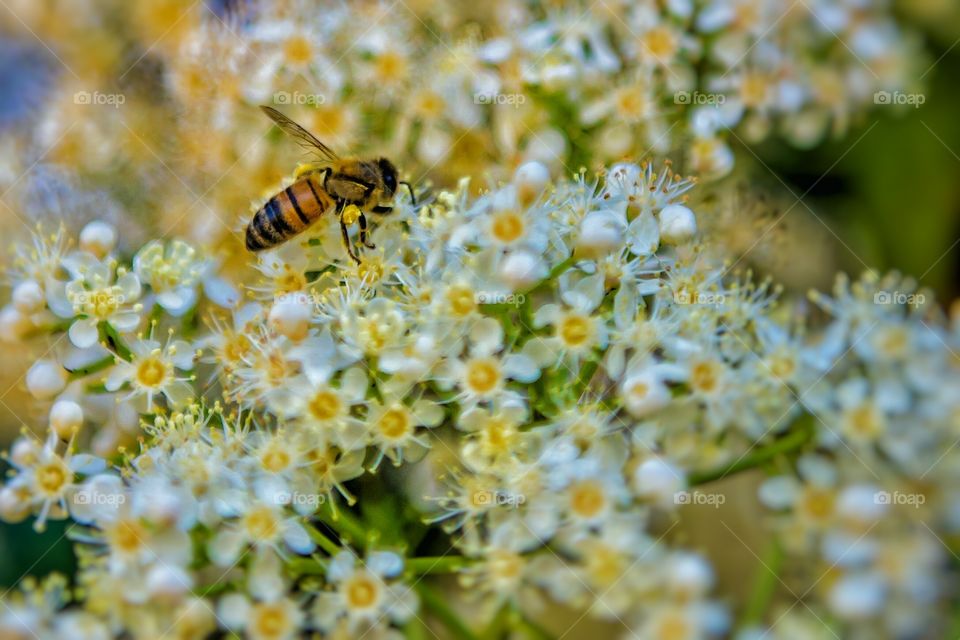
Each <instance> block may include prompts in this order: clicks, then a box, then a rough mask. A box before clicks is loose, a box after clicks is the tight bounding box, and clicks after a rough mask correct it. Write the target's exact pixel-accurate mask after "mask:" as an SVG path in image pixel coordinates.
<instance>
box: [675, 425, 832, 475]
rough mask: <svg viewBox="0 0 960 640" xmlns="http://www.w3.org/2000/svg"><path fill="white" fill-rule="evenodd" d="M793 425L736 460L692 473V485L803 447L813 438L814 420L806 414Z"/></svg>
mask: <svg viewBox="0 0 960 640" xmlns="http://www.w3.org/2000/svg"><path fill="white" fill-rule="evenodd" d="M793 426H794V428H793V429H791V430H790V432H789V433H788V434H787V435H785V436H783V437H782V438H780V439H778V440H776V441H774V442H772V443H770V444H768V445H766V446H764V447H757V448H755V449H754V450H753V451H751V452H750V453H749V454H747V455H745V456H743V457H742V458H740V459H739V460H737V461H736V462H733V463H730V464H726V465H721V466H719V467H715V468H713V469H708V470H706V471H700V472H696V473H691V474H690V477H689V484H690V486H697V485H701V484H706V483H708V482H713V481H714V480H720V479H721V478H725V477H727V476H728V475H732V474H734V473H738V472H740V471H745V470H747V469H754V468H756V467H759V466H761V465H763V464H764V463H766V462H769V461H770V460H772V459H774V458H776V457H777V456H779V455H783V454H786V453H791V452H793V451H796V450H798V449H801V448H802V447H803V446H804V445H806V444H807V443H808V442H810V441H811V440H812V439H813V435H814V429H813V420H812V418H811V416H809V415H804V416H802V417H801V418H799V419H798V420H797V421H796V422H795V423H794V425H793Z"/></svg>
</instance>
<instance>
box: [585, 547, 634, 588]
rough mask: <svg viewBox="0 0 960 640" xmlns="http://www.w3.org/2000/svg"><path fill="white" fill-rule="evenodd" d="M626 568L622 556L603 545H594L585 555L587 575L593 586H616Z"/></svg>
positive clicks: (624, 559)
mask: <svg viewBox="0 0 960 640" xmlns="http://www.w3.org/2000/svg"><path fill="white" fill-rule="evenodd" d="M627 566H628V565H627V564H626V558H625V557H624V556H623V554H621V553H618V552H617V551H615V550H613V549H611V548H609V547H606V546H603V545H594V546H593V548H591V549H590V553H588V554H587V573H588V575H589V576H590V580H591V582H593V584H594V585H603V586H607V585H612V584H616V583H617V581H618V580H620V578H621V577H622V576H623V572H624V570H625V569H626V567H627Z"/></svg>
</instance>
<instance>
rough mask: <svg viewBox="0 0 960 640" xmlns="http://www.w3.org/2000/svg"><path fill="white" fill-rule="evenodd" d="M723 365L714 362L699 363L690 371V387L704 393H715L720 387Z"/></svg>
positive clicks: (704, 361)
mask: <svg viewBox="0 0 960 640" xmlns="http://www.w3.org/2000/svg"><path fill="white" fill-rule="evenodd" d="M720 373H721V365H720V363H719V362H716V361H714V360H703V361H700V362H697V363H695V364H694V365H693V367H692V368H691V369H690V385H691V386H692V387H693V388H694V389H696V390H697V391H700V392H702V393H713V392H714V391H716V390H717V388H718V387H719V386H720Z"/></svg>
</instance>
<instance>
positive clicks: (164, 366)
mask: <svg viewBox="0 0 960 640" xmlns="http://www.w3.org/2000/svg"><path fill="white" fill-rule="evenodd" d="M169 373H170V365H169V364H168V363H166V362H164V361H163V359H162V358H160V356H159V355H150V356H147V357H146V358H144V359H143V361H142V362H140V364H138V365H137V383H138V384H139V385H140V386H141V387H148V388H151V389H156V388H158V387H161V386H163V383H164V382H165V381H166V379H167V376H168V375H169Z"/></svg>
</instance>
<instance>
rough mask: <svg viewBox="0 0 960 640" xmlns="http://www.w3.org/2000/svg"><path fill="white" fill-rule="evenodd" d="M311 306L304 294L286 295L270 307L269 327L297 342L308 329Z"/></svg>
mask: <svg viewBox="0 0 960 640" xmlns="http://www.w3.org/2000/svg"><path fill="white" fill-rule="evenodd" d="M312 315H313V306H312V305H311V304H310V303H309V302H308V301H307V299H306V297H305V296H288V297H285V298H282V299H281V300H279V301H277V302H276V303H275V304H274V305H273V308H272V309H270V316H269V322H270V326H271V328H273V330H274V331H276V332H277V333H279V334H280V335H283V336H286V337H287V338H290V339H291V340H293V341H294V342H299V341H300V340H303V339H304V338H306V337H307V333H309V331H310V318H311V316H312Z"/></svg>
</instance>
